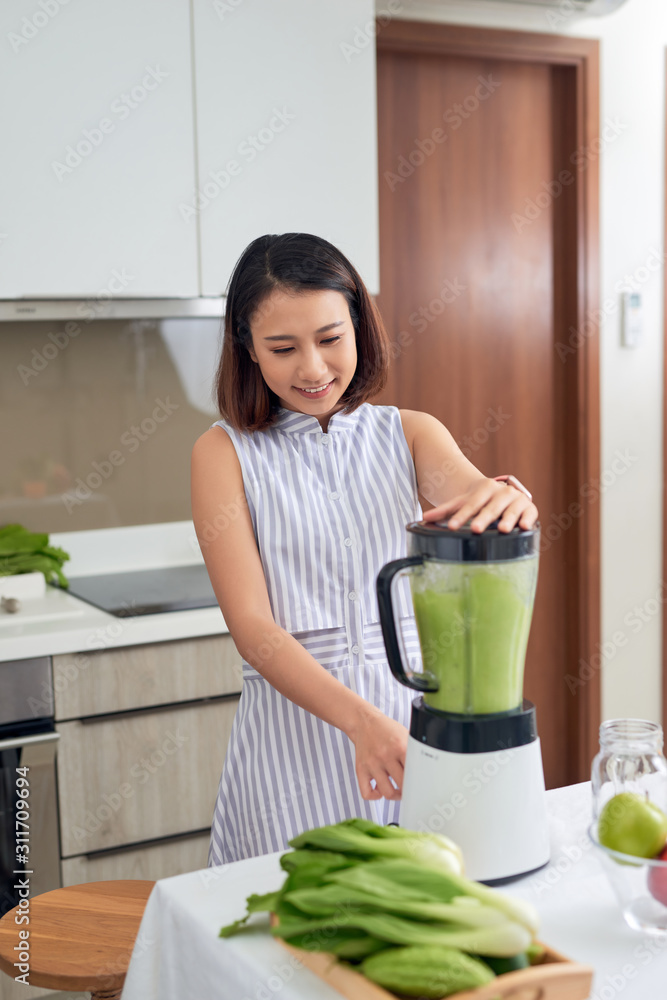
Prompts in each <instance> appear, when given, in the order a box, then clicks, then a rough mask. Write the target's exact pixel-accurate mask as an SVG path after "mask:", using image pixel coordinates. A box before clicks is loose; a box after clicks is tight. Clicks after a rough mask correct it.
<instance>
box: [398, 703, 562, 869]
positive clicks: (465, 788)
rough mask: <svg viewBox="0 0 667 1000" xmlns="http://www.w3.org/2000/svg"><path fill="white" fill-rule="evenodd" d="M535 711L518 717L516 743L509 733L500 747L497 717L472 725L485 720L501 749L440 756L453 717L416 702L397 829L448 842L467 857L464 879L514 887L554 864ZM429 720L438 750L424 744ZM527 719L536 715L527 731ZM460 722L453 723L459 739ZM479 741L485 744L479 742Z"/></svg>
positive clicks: (506, 722) (526, 710)
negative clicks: (432, 835) (444, 838)
mask: <svg viewBox="0 0 667 1000" xmlns="http://www.w3.org/2000/svg"><path fill="white" fill-rule="evenodd" d="M534 712H535V709H534V706H533V705H531V704H530V703H529V702H524V706H523V709H522V710H521V711H520V712H519V713H518V714H517V716H516V719H517V722H516V727H517V728H516V739H513V738H512V736H511V732H510V735H509V738H507V739H505V740H503V741H502V743H500V744H499V741H498V740H497V738H496V737H497V724H498V719H497V717H496V718H494V717H493V716H487V717H480V716H478V717H476V718H475V720H474V723H471V725H474V726H475V727H476V729H477V730H479V726H480V725H481V726H482V727H484V725H485V723H484V719H485V718H487V719H488V720H489V723H488V725H489V732H490V733H491V734H492V743H491V745H492V746H493V747H495V748H497V747H498V746H499V745H500V746H501V747H503V748H502V749H487V750H482V751H481V752H480V751H478V752H461V751H460V750H459V749H458V748H457V750H456V751H451V750H447V749H442V747H443V745H444V746H446V745H447V717H446V716H444V714H441V713H435V712H433V711H431V710H429V709H428V708H427V707H426V706H424V704H423V700H422V698H417V699H415V701H414V702H413V708H412V714H413V719H412V724H411V727H410V729H411V735H410V738H409V740H408V750H407V754H406V761H405V774H404V778H403V795H402V799H401V808H400V814H399V823H400V825H401V826H402V827H405V828H406V829H411V830H419V831H423V832H430V833H442V834H445V836H447V837H450V838H451V839H452V840H453V841H454V842H455V843H457V844H458V845H459V847H460V848H461V850H462V851H463V858H464V862H465V874H466V876H467V877H468V878H471V879H474V880H476V881H478V882H489V883H497V884H499V883H500V882H505V881H510V880H512V879H516V878H520V877H522V876H524V875H528V874H530V873H531V872H534V871H537V870H538V869H539V868H542V867H544V865H546V864H548V862H549V828H548V820H547V811H546V797H545V788H544V773H543V769H542V753H541V749H540V741H539V737H538V736H537V731H536V728H535V726H534ZM424 713H426V715H427V716H429V717H430V719H429V722H430V724H431V726H432V729H433V733H435V732H436V731H437V734H438V735H437V739H433V740H431V741H429V742H436V743H437V744H438V746H432V745H429V743H427V742H426V741H425V739H426V738H425V736H424V726H423V725H420V723H423V721H424ZM526 714H532V716H533V725H532V726H531V727H529V729H527V728H526V726H525V716H526ZM434 716H435V719H434V718H433V717H434ZM438 718H439V719H440V723H441V724H440V725H437V720H438ZM522 719H523V722H522V721H521V720H522ZM459 720H460V717H459V718H458V719H456V720H455V719H454V718H452V723H453V727H452V728H453V730H454V731H455V732H456V733H457V738H458V735H459V734H460V727H461V722H460V721H459ZM464 724H465V723H464ZM513 725H514V723H513V722H512V721H511V717H505V720H504V721H503V727H509V729H510V731H511V729H512V727H513ZM433 727H435V728H433ZM529 730H530V731H529ZM415 733H417V734H419V733H420V734H421V739H416V738H415ZM527 740H528V742H526V741H527ZM477 742H478V745H481V746H483V745H484V741H483V740H482V742H481V744H480V742H479V738H478V741H477ZM516 744H518V745H516Z"/></svg>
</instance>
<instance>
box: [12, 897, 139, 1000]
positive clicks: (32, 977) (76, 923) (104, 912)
mask: <svg viewBox="0 0 667 1000" xmlns="http://www.w3.org/2000/svg"><path fill="white" fill-rule="evenodd" d="M154 885H155V882H144V881H139V880H127V881H125V880H124V881H117V882H87V883H84V884H83V885H70V886H68V887H67V888H65V889H53V890H52V891H51V892H44V893H42V894H41V895H40V896H33V897H32V899H30V909H29V911H28V912H29V916H30V923H29V924H28V923H21V924H17V923H16V921H15V920H14V917H15V916H16V914H17V911H18V907H14V909H13V910H10V911H9V913H5V915H4V917H3V918H2V920H0V969H1V970H2V971H3V972H6V973H7V975H8V976H11V977H12V979H14V978H15V977H16V976H17V975H20V974H21V971H23V970H21V969H19V968H18V967H17V966H15V965H14V963H15V962H18V961H19V959H20V957H21V956H20V954H19V951H17V950H15V949H16V948H17V946H19V945H20V946H21V949H22V950H24V951H27V955H28V961H27V962H26V963H25V964H27V965H28V966H29V971H28V975H27V981H28V982H29V983H30V984H31V985H32V986H43V987H45V988H46V989H52V990H70V991H72V992H85V991H86V990H88V991H90V993H91V996H92V998H93V1000H102V998H104V1000H117V998H119V997H120V993H121V990H122V988H123V983H124V981H125V975H126V973H127V969H128V966H129V964H130V957H131V955H132V949H133V948H134V942H135V939H136V936H137V932H138V930H139V924H140V923H141V918H142V916H143V913H144V910H145V908H146V902H147V901H148V897H149V895H150V892H151V889H152V888H153V886H154ZM20 930H24V931H25V930H27V931H29V933H30V937H29V938H28V939H27V941H26V940H25V938H24V939H21V938H20V937H19V931H20ZM26 943H27V944H28V948H27V949H26V948H25V945H26ZM24 982H25V980H24Z"/></svg>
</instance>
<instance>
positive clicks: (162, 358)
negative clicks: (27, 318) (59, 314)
mask: <svg viewBox="0 0 667 1000" xmlns="http://www.w3.org/2000/svg"><path fill="white" fill-rule="evenodd" d="M220 325H221V321H220V320H219V319H202V318H196V319H167V320H164V319H163V320H95V321H88V322H85V323H76V322H74V323H73V322H72V321H69V322H66V321H62V322H48V321H35V322H32V321H31V322H16V323H14V322H7V323H2V324H0V358H1V360H2V363H1V365H0V525H2V524H8V523H13V522H19V523H21V524H24V525H25V526H26V527H28V528H30V529H31V530H34V531H36V530H40V531H48V532H62V531H77V530H81V529H89V528H108V527H118V526H121V525H133V524H149V523H156V522H163V521H182V520H185V519H188V518H189V517H190V452H191V449H192V445H193V443H194V441H195V440H196V438H197V437H198V436H199V435H200V434H202V433H203V432H204V431H205V430H206V429H207V427H209V426H210V425H211V424H212V423H213V421H214V420H215V419H216V409H215V406H214V404H213V403H212V395H211V386H212V381H213V374H214V371H215V366H216V361H217V355H218V351H219V331H220ZM76 328H78V330H77V329H76Z"/></svg>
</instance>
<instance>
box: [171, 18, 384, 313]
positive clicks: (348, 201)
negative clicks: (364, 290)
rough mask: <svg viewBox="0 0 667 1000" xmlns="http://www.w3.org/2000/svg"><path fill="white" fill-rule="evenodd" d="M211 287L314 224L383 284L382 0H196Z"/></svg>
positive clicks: (190, 212)
mask: <svg viewBox="0 0 667 1000" xmlns="http://www.w3.org/2000/svg"><path fill="white" fill-rule="evenodd" d="M193 2H194V26H195V75H196V92H197V144H198V163H199V183H198V188H197V191H196V192H194V193H193V194H192V195H191V197H190V198H189V199H188V201H187V203H185V204H184V205H182V206H181V212H182V214H183V217H184V219H185V220H186V222H187V226H188V228H189V230H190V231H192V230H193V229H194V228H195V226H196V225H197V221H199V225H200V229H201V255H202V293H203V294H204V295H219V294H221V293H223V292H224V291H225V288H226V286H227V283H228V281H229V278H230V276H231V272H232V270H233V267H234V263H235V261H236V260H237V258H238V257H239V256H240V254H241V251H242V250H243V249H244V247H245V246H246V245H247V244H248V243H249V242H250V241H251V240H252V239H254V238H255V237H257V236H261V235H263V234H264V233H284V232H310V233H315V234H316V235H318V236H323V237H324V238H325V239H328V240H330V241H331V242H332V243H334V244H336V246H338V247H339V248H340V249H341V250H342V251H343V253H345V254H347V256H349V257H350V259H351V260H352V263H353V264H354V265H355V266H356V267H357V268H358V270H359V271H360V273H361V276H362V278H363V279H364V281H365V282H366V283H367V285H368V286H369V289H370V290H371V291H372V292H377V291H378V286H379V269H378V216H377V148H376V147H377V141H376V135H377V129H376V99H375V37H374V34H373V31H374V12H373V3H372V0H338V2H336V3H334V2H331V0H329V2H327V3H314V2H313V0H281V2H275V0H274V2H270V3H269V2H265V3H243V4H238V5H237V4H234V3H210V2H209V0H193Z"/></svg>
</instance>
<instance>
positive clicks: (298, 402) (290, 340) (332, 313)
mask: <svg viewBox="0 0 667 1000" xmlns="http://www.w3.org/2000/svg"><path fill="white" fill-rule="evenodd" d="M250 331H251V334H252V349H251V350H250V357H251V358H252V360H253V361H254V362H255V363H256V364H258V365H259V367H260V371H261V372H262V375H263V376H264V381H265V382H266V384H267V385H268V387H269V388H270V389H272V390H273V392H275V394H276V396H278V398H279V399H280V402H281V404H282V406H284V407H285V409H287V410H295V411H297V412H299V413H307V414H309V415H310V416H313V417H317V419H318V420H319V422H320V423H321V424H322V426H323V427H324V428H325V429H326V426H327V424H328V421H329V418H330V417H331V415H332V414H333V413H335V412H336V410H339V409H341V408H342V406H343V405H344V404H342V403H341V402H340V399H341V397H342V395H343V393H344V392H345V390H346V389H347V387H348V386H349V384H350V382H351V381H352V377H353V376H354V373H355V371H356V367H357V344H356V338H355V332H354V326H353V324H352V318H351V316H350V310H349V308H348V304H347V301H346V299H345V296H344V295H342V294H341V292H334V291H314V292H293V293H290V292H285V291H282V290H279V289H276V290H275V291H274V292H272V293H271V295H270V296H269V297H268V298H267V299H265V300H264V301H263V302H262V304H261V305H260V307H259V308H258V309H257V311H256V312H255V313H254V315H253V316H252V317H251V320H250ZM308 389H313V390H316V391H314V392H308V391H307V390H308Z"/></svg>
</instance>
